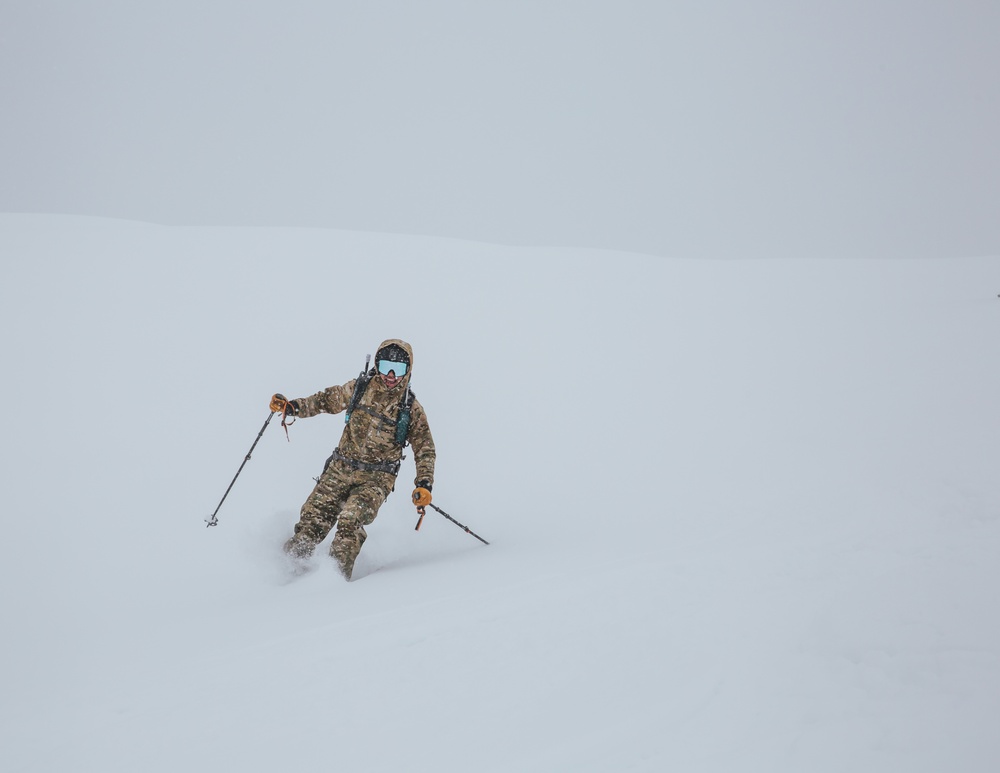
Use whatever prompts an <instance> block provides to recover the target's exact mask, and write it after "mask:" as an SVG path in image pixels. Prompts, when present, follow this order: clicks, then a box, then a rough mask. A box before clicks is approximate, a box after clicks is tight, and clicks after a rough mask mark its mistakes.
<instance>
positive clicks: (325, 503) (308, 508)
mask: <svg viewBox="0 0 1000 773" xmlns="http://www.w3.org/2000/svg"><path fill="white" fill-rule="evenodd" d="M395 480H396V479H395V476H394V475H390V474H389V473H386V472H364V471H361V470H353V469H351V468H350V467H348V466H347V465H345V464H343V463H342V462H332V463H331V464H330V466H329V467H327V468H326V470H324V471H323V474H322V475H321V476H320V478H319V482H318V483H317V484H316V488H314V489H313V491H312V493H311V494H310V495H309V498H308V499H307V500H306V501H305V504H303V505H302V511H301V513H300V514H299V522H298V523H297V524H295V534H293V535H292V537H291V539H289V540H288V542H286V543H285V552H286V553H288V554H289V555H290V556H293V557H295V558H308V557H309V556H311V555H312V554H313V551H314V550H315V549H316V546H317V545H318V544H319V543H321V542H322V541H323V540H324V539H326V535H327V534H329V533H330V530H331V529H333V527H334V525H336V527H337V532H336V534H334V537H333V544H331V545H330V555H331V556H333V558H335V559H336V561H337V564H338V565H339V566H340V571H341V572H343V573H344V576H345V577H346V578H347V579H348V580H349V579H351V574H352V572H353V571H354V562H355V560H357V557H358V553H360V552H361V546H362V545H363V544H364V542H365V539H366V538H367V536H368V535H367V534H365V526H367V525H368V524H370V523H371V522H372V521H374V520H375V516H376V515H378V511H379V508H380V507H381V506H382V503H383V502H385V500H386V498H387V497H388V496H389V494H390V492H391V491H392V488H393V484H394V483H395Z"/></svg>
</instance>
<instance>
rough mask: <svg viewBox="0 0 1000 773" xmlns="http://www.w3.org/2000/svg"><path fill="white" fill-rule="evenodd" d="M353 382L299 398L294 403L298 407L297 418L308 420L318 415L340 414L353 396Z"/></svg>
mask: <svg viewBox="0 0 1000 773" xmlns="http://www.w3.org/2000/svg"><path fill="white" fill-rule="evenodd" d="M354 381H355V380H353V379H352V380H351V381H348V382H347V383H346V384H344V385H343V386H332V387H329V388H328V389H324V390H323V391H322V392H317V393H316V394H314V395H312V396H311V397H300V398H298V399H296V400H295V401H294V402H295V404H296V405H297V406H298V413H297V414H296V415H297V416H299V417H301V418H303V419H308V418H309V417H310V416H316V415H317V414H320V413H340V412H341V411H344V410H346V409H347V406H348V404H349V403H350V402H351V396H352V395H353V394H354Z"/></svg>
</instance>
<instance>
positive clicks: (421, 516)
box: [414, 507, 427, 531]
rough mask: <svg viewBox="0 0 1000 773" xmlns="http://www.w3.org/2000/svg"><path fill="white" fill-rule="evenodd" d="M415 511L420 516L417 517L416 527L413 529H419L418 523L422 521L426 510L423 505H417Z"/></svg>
mask: <svg viewBox="0 0 1000 773" xmlns="http://www.w3.org/2000/svg"><path fill="white" fill-rule="evenodd" d="M417 512H418V513H420V518H419V519H417V527H416V528H415V529H414V531H420V524H422V523H423V522H424V516H425V515H427V510H426V509H425V508H423V507H418V508H417Z"/></svg>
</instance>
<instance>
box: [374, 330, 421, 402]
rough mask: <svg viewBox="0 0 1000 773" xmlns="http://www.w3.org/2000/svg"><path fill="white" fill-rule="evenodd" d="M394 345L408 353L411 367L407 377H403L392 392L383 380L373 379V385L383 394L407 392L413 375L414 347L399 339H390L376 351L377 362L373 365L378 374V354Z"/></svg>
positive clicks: (407, 370)
mask: <svg viewBox="0 0 1000 773" xmlns="http://www.w3.org/2000/svg"><path fill="white" fill-rule="evenodd" d="M394 344H395V345H396V346H398V347H399V348H400V349H402V350H403V351H404V352H406V356H407V357H408V358H409V360H410V367H408V368H407V369H406V375H405V376H403V378H401V379H400V380H399V383H398V384H396V386H394V387H393V388H392V389H391V390H390V389H386V387H385V384H383V383H382V379H380V378H375V379H372V383H373V384H375V386H376V388H377V389H380V390H381V391H383V392H393V393H398V392H403V391H405V390H406V387H407V386H408V385H409V383H410V374H412V373H413V347H412V346H410V345H409V344H408V343H406V341H400V340H399V339H398V338H389V339H387V340H385V341H383V342H382V343H380V344H379V345H378V349H376V350H375V362H374V363H372V364H373V366H374V367H375V368H376V373H377V372H378V371H377V368H378V353H379V352H380V351H382V350H383V349H385V348H386V347H387V346H392V345H394Z"/></svg>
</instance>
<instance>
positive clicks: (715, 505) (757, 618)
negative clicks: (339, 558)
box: [0, 215, 1000, 773]
mask: <svg viewBox="0 0 1000 773" xmlns="http://www.w3.org/2000/svg"><path fill="white" fill-rule="evenodd" d="M0 260H2V265H3V267H4V276H3V281H2V283H0V322H2V333H0V341H2V345H0V360H2V362H3V365H4V378H3V379H2V380H0V404H3V405H4V406H5V407H6V409H7V425H6V427H7V431H6V432H5V433H4V434H3V437H2V441H0V449H2V450H0V454H2V457H0V477H2V500H0V501H2V506H3V511H2V512H3V539H2V540H0V580H2V587H3V588H4V592H3V601H2V606H0V619H2V620H3V624H4V637H3V645H2V651H3V657H2V658H0V683H2V690H0V769H2V770H3V771H5V772H8V773H22V772H23V773H27V772H29V771H30V772H31V773H36V772H38V773H40V772H42V771H69V770H79V771H102V773H112V772H114V771H129V772H130V773H134V772H135V771H143V773H160V772H161V771H162V772H163V773H167V772H168V771H169V772H170V773H175V772H176V771H181V770H183V771H192V772H198V771H213V772H218V771H229V770H232V771H274V770H282V771H284V770H317V771H319V770H323V771H328V770H351V771H365V772H366V773H367V772H369V771H401V770H410V771H435V772H437V773H445V772H449V773H450V772H451V771H455V772H456V773H457V772H458V771H462V772H463V773H465V772H467V771H497V772H499V771H505V772H506V771H538V772H539V773H541V772H543V771H544V772H546V773H551V771H574V773H580V772H582V771H588V772H589V771H595V772H598V771H602V772H603V771H624V770H632V771H650V772H651V773H652V772H654V771H655V772H660V771H666V770H672V771H697V772H698V773H733V772H734V771H741V772H743V771H754V772H760V773H776V772H782V773H784V772H787V773H803V771H808V772H809V773H816V772H819V771H830V773H843V772H844V771H851V772H852V773H862V772H866V771H872V772H875V771H879V772H884V771H907V773H918V772H920V773H923V772H926V773H932V772H934V773H937V772H938V771H944V770H949V771H962V773H987V772H988V771H995V770H996V769H997V765H998V764H1000V741H998V740H997V736H996V734H995V729H996V727H997V726H998V724H1000V619H998V616H997V602H998V593H1000V564H998V561H997V556H998V553H1000V483H998V482H997V477H996V471H997V468H998V463H1000V411H998V410H997V395H998V394H1000V363H998V362H997V359H996V356H995V354H996V351H995V350H996V338H997V333H998V328H1000V299H998V298H997V293H998V292H1000V259H997V258H983V259H952V260H922V261H901V260H900V261H893V260H864V261H860V260H858V261H819V260H808V261H795V260H770V261H769V260H752V261H728V262H727V261H703V260H702V261H687V260H668V259H661V258H652V257H648V256H643V255H635V254H625V253H610V252H598V251H589V252H588V251H570V250H555V249H544V250H542V249H529V248H511V247H497V246H491V245H487V244H480V243H471V242H461V241H452V240H445V239H434V238H424V237H419V238H418V237H402V236H387V235H376V234H365V233H354V232H338V231H326V230H305V229H301V230H300V229H250V228H246V229H223V228H167V227H160V226H152V225H145V224H141V223H135V222H126V221H113V220H100V219H89V218H74V217H56V216H29V215H0ZM389 337H399V338H403V339H405V340H407V341H409V342H410V343H411V344H412V345H413V347H414V351H415V358H414V369H413V388H414V391H415V392H416V393H417V394H418V395H419V397H420V400H421V402H422V403H423V405H424V406H425V408H426V409H427V412H428V417H429V420H430V424H431V427H432V429H433V432H434V437H435V440H436V443H437V447H438V454H439V461H438V468H437V482H436V484H435V488H434V497H435V500H434V501H435V503H436V504H439V505H440V506H441V507H442V508H444V509H445V510H446V511H448V512H449V513H451V514H452V515H453V516H454V517H456V518H457V519H458V520H460V521H461V522H463V523H465V524H467V525H468V526H469V527H471V528H472V529H473V530H475V531H476V532H477V533H478V534H480V535H482V536H483V537H484V538H485V539H487V540H489V541H490V543H491V544H490V545H489V546H488V547H487V546H484V545H482V544H481V543H479V542H478V541H476V540H475V539H473V538H472V537H470V536H469V535H467V534H465V533H463V532H462V531H461V530H460V529H458V528H457V527H455V526H454V525H452V524H450V523H448V522H447V521H446V520H445V519H444V518H442V517H440V516H439V515H437V514H436V513H433V512H429V513H428V515H427V518H426V519H425V521H424V525H423V526H422V528H421V530H420V531H419V532H417V531H415V530H414V525H415V523H416V515H415V513H414V511H413V508H412V506H411V505H410V504H409V502H408V493H409V489H410V482H411V480H412V476H413V466H412V460H408V461H407V462H405V463H404V467H403V472H402V473H401V476H400V486H399V488H398V490H397V492H396V493H395V494H394V495H393V496H392V497H390V499H389V501H388V502H387V504H386V505H385V507H384V508H383V510H382V512H381V514H380V516H379V519H378V520H377V521H376V523H375V524H374V525H373V526H372V527H371V528H370V529H369V539H368V542H367V543H366V545H365V548H364V550H363V551H362V554H361V557H360V559H359V561H358V565H357V569H356V578H357V580H356V581H355V582H352V583H349V584H348V583H344V582H343V581H342V580H341V579H339V577H338V576H337V575H336V573H335V571H334V570H333V568H332V567H331V566H330V565H329V564H328V562H326V561H324V560H320V561H318V562H317V564H318V566H317V570H316V571H314V572H312V573H311V574H309V575H307V576H305V577H302V578H299V579H297V580H294V581H289V579H288V577H287V576H286V575H285V574H284V572H283V567H282V564H281V560H280V553H279V546H280V544H281V542H282V541H283V540H284V539H285V538H286V537H287V536H288V534H289V533H290V529H291V527H292V525H293V523H294V522H295V520H296V517H297V512H298V508H299V506H300V505H301V503H302V501H303V500H304V498H305V497H306V495H307V494H308V493H309V491H310V489H311V486H312V477H313V476H314V475H317V474H318V473H319V471H320V468H321V466H322V463H323V461H324V459H325V458H326V457H327V455H328V454H329V451H330V449H331V448H332V447H333V446H334V445H335V444H336V441H337V438H338V437H339V433H340V431H341V428H342V426H343V419H342V417H339V416H333V417H331V416H320V417H316V418H314V419H309V420H303V421H299V422H296V423H295V424H294V425H293V426H292V427H291V428H290V429H289V436H290V442H289V441H286V439H285V436H284V433H283V431H282V430H281V428H280V427H278V426H277V423H276V422H272V424H271V426H270V427H269V428H268V430H267V431H266V432H265V434H264V435H263V438H262V439H261V442H260V444H259V445H258V447H257V449H256V451H255V452H254V454H253V457H252V459H251V460H250V461H249V462H248V463H247V466H246V468H245V469H244V471H243V474H242V475H241V477H240V478H239V480H238V481H237V483H236V485H235V486H234V488H233V491H232V493H231V494H230V495H229V498H228V499H227V501H226V503H225V504H224V506H223V507H222V509H221V510H220V512H219V521H220V523H219V525H218V527H217V528H214V529H206V528H205V524H204V520H203V519H204V518H205V517H206V516H207V515H209V514H210V513H211V512H212V510H213V509H214V508H215V506H216V504H217V503H218V501H219V499H220V497H221V496H222V494H223V492H224V491H225V488H226V486H227V485H228V484H229V482H230V480H231V479H232V476H233V474H234V473H235V472H236V470H237V468H238V466H239V465H240V463H241V462H242V461H243V458H244V455H245V454H246V452H247V450H248V449H249V447H250V445H251V443H252V442H253V440H254V437H255V436H256V434H257V432H258V430H259V429H260V427H261V425H262V424H263V422H264V419H265V418H266V417H267V413H268V410H267V402H268V398H269V397H270V395H271V394H272V393H274V392H276V391H280V392H283V393H284V394H287V395H289V396H290V397H292V396H294V397H298V396H304V395H308V394H312V393H313V392H316V391H318V390H319V389H322V388H324V387H327V386H330V385H332V384H339V383H344V382H346V381H347V380H349V379H351V378H353V377H354V376H355V375H356V374H357V372H358V371H359V370H360V369H361V367H362V365H363V364H364V357H365V355H366V354H367V353H373V348H374V347H375V346H376V345H377V344H378V342H379V341H381V340H383V339H385V338H389ZM324 553H325V550H321V552H320V555H319V556H318V557H319V558H322V557H323V554H324Z"/></svg>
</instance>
